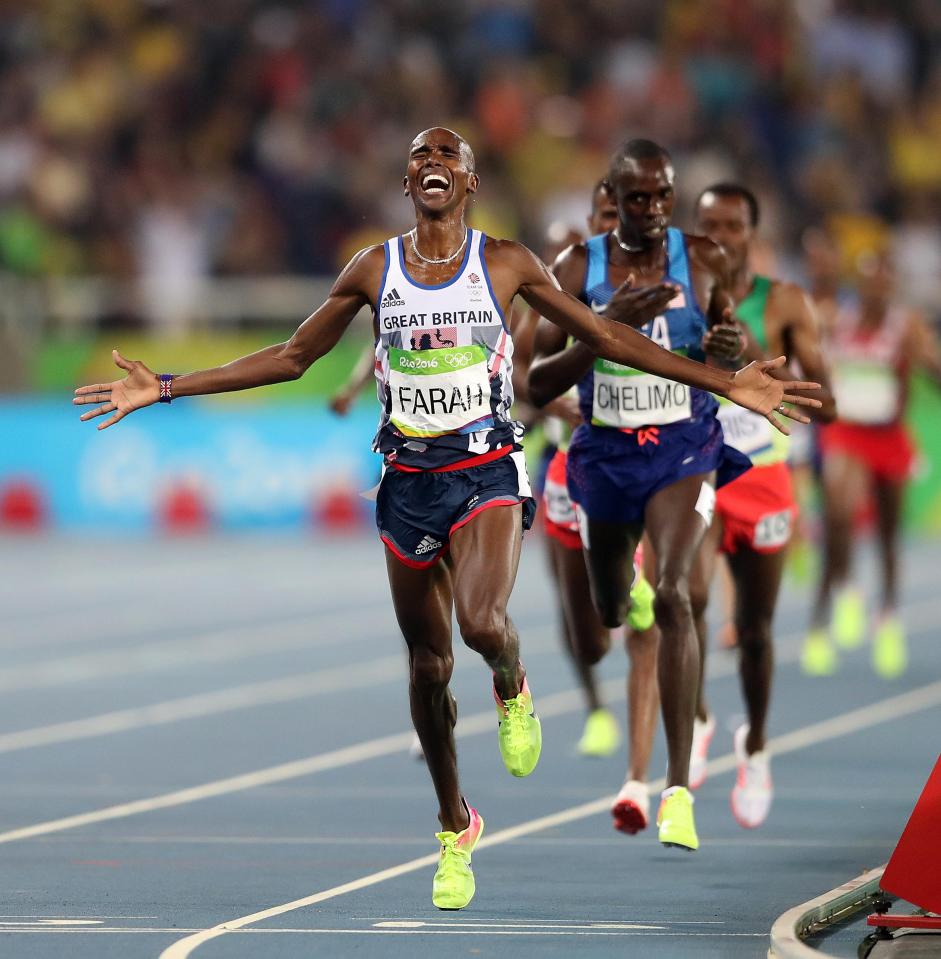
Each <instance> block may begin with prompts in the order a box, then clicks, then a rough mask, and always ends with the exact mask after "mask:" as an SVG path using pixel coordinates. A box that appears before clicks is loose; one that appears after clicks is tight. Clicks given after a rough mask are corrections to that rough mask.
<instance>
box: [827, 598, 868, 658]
mask: <svg viewBox="0 0 941 959" xmlns="http://www.w3.org/2000/svg"><path fill="white" fill-rule="evenodd" d="M865 633H866V605H865V603H864V602H863V597H862V595H861V594H860V593H859V590H856V589H851V588H849V589H841V590H840V591H839V593H837V595H836V598H835V599H834V600H833V641H834V642H835V643H836V644H837V646H839V647H840V648H841V649H856V648H857V647H858V646H859V644H860V643H862V641H863V636H864V635H865Z"/></svg>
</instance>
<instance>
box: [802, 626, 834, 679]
mask: <svg viewBox="0 0 941 959" xmlns="http://www.w3.org/2000/svg"><path fill="white" fill-rule="evenodd" d="M836 667H837V656H836V650H835V649H834V648H833V646H832V645H831V643H830V637H829V636H828V635H827V631H826V630H825V629H812V630H810V632H808V633H807V637H806V638H805V639H804V648H803V649H802V650H801V669H803V670H804V672H805V673H806V674H807V675H808V676H832V675H833V674H834V673H835V672H836Z"/></svg>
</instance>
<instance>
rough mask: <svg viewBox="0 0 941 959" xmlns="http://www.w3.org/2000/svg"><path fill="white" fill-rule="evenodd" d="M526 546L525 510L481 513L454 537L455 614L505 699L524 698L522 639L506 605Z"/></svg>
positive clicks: (463, 634)
mask: <svg viewBox="0 0 941 959" xmlns="http://www.w3.org/2000/svg"><path fill="white" fill-rule="evenodd" d="M522 542H523V524H522V507H521V506H519V505H516V504H514V505H512V506H498V507H492V508H491V509H486V510H484V511H483V512H481V513H478V515H477V516H475V517H474V518H473V519H472V520H471V521H470V522H469V523H467V524H466V525H465V526H462V527H461V528H460V529H459V530H456V531H455V532H454V533H453V534H452V536H451V568H452V577H453V583H454V611H455V614H456V616H457V622H458V627H459V628H460V630H461V638H462V639H463V640H464V643H465V644H466V645H467V646H468V647H469V648H470V649H473V650H474V651H475V652H478V653H480V655H481V656H483V658H484V660H485V661H486V663H487V665H488V666H489V667H490V668H491V669H492V670H493V684H494V688H495V689H496V691H497V694H498V695H499V696H500V697H501V698H502V699H512V698H513V697H514V696H518V695H519V692H520V689H521V686H522V682H523V677H524V675H525V672H524V671H523V667H522V666H521V665H520V661H519V636H518V635H517V632H516V627H515V626H514V625H513V621H512V620H511V619H510V617H509V616H508V615H507V612H506V606H507V603H508V602H509V599H510V593H511V592H512V590H513V584H514V583H515V582H516V571H517V568H518V567H519V561H520V548H521V546H522Z"/></svg>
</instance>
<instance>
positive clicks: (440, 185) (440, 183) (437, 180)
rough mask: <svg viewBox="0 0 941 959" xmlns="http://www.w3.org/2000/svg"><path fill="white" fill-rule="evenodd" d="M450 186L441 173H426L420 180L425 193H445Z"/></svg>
mask: <svg viewBox="0 0 941 959" xmlns="http://www.w3.org/2000/svg"><path fill="white" fill-rule="evenodd" d="M450 186H451V184H450V182H449V181H448V178H447V177H446V176H445V175H444V174H443V173H426V174H425V175H424V176H423V177H422V178H421V188H422V190H424V192H425V193H431V194H435V193H446V192H447V191H448V188H449V187H450Z"/></svg>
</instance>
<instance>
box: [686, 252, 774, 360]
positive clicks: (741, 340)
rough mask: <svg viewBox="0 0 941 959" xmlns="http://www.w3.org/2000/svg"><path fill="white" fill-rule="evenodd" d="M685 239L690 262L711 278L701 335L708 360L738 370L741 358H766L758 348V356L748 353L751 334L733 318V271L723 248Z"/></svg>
mask: <svg viewBox="0 0 941 959" xmlns="http://www.w3.org/2000/svg"><path fill="white" fill-rule="evenodd" d="M686 242H687V247H688V249H689V251H690V256H691V257H692V259H693V262H695V263H698V264H699V265H700V266H701V267H702V268H703V269H704V270H705V271H706V272H707V273H708V274H709V275H710V276H711V277H712V285H711V286H710V289H709V300H708V302H707V303H706V306H705V310H704V312H705V314H706V325H707V327H708V329H707V330H706V334H705V336H704V337H703V350H705V352H706V354H707V355H708V357H709V358H710V360H712V361H713V362H715V363H716V364H717V365H719V366H722V367H724V368H725V369H727V370H734V369H737V368H738V363H739V362H740V361H741V360H742V358H743V357H745V358H747V359H749V360H756V359H765V357H763V356H761V355H760V351H759V352H758V355H749V354H748V352H747V350H748V348H749V345H750V343H751V337H750V336H749V335H748V331H747V330H746V329H745V327H744V326H743V325H742V323H740V322H739V320H737V319H736V318H735V298H734V297H733V295H732V286H733V284H732V272H731V269H730V265H729V261H728V256H727V255H726V253H725V251H724V250H723V249H722V247H721V246H719V245H718V244H717V243H714V242H713V241H712V240H710V239H708V238H707V237H704V236H687V237H686Z"/></svg>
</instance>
